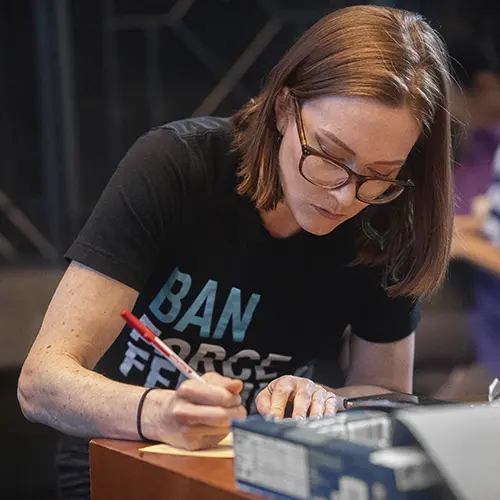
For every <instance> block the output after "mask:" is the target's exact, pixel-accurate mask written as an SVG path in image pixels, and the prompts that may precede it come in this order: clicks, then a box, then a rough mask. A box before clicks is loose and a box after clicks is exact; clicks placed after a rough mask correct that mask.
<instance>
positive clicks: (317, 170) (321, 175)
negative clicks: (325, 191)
mask: <svg viewBox="0 0 500 500" xmlns="http://www.w3.org/2000/svg"><path fill="white" fill-rule="evenodd" d="M302 174H303V175H304V177H305V178H306V179H308V180H309V181H310V182H312V183H313V184H316V185H318V186H322V187H326V188H330V189H334V188H337V187H340V186H342V185H343V184H345V183H346V181H347V179H348V178H349V174H348V173H347V172H346V171H345V170H344V169H343V168H342V167H340V166H339V165H336V164H335V163H333V162H331V161H328V160H325V159H324V158H321V157H320V156H314V155H309V156H306V157H305V158H304V162H303V163H302Z"/></svg>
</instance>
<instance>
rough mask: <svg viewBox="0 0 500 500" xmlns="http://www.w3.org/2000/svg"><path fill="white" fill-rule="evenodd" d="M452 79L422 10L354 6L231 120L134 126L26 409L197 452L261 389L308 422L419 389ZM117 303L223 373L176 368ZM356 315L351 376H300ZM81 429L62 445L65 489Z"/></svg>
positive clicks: (56, 423)
mask: <svg viewBox="0 0 500 500" xmlns="http://www.w3.org/2000/svg"><path fill="white" fill-rule="evenodd" d="M448 92H449V78H448V68H447V56H446V51H445V49H444V47H443V45H442V43H441V41H440V39H439V37H438V36H437V35H436V33H435V32H434V31H433V30H432V29H431V28H430V27H429V26H428V25H427V24H426V23H425V22H424V21H423V20H422V19H421V18H420V17H419V16H418V15H416V14H411V13H407V12H403V11H398V10H392V9H388V8H379V7H369V6H364V7H352V8H348V9H345V10H339V11H337V12H335V13H333V14H331V15H329V16H327V17H325V18H324V19H322V20H321V21H319V22H318V23H317V24H316V25H314V26H313V27H312V28H310V29H309V30H308V31H307V32H306V33H305V34H304V35H303V36H302V38H301V39H300V40H298V41H297V42H296V43H295V45H294V46H293V47H292V48H291V49H290V51H289V52H288V53H287V54H285V55H284V57H283V58H282V59H281V61H280V62H279V63H278V64H277V65H276V67H275V68H274V70H273V71H272V73H271V75H270V77H269V79H268V81H267V83H266V84H265V86H264V87H263V89H262V91H261V92H260V94H259V95H258V96H257V97H256V98H255V99H254V100H252V101H251V102H250V103H249V104H248V105H246V106H245V107H244V108H243V109H242V110H241V111H240V112H239V113H237V114H236V116H235V117H234V119H233V120H229V119H221V118H203V119H189V120H184V121H180V122H175V123H170V124H168V125H165V126H163V127H159V128H157V129H155V130H153V131H151V132H149V133H148V134H146V135H145V136H143V137H142V138H140V139H139V140H138V141H137V142H136V144H135V145H134V146H133V147H132V148H131V150H130V151H129V152H128V154H127V155H126V156H125V158H124V159H123V161H122V162H121V164H120V166H119V167H118V170H117V172H116V173H115V175H114V176H113V178H112V180H111V181H110V183H109V185H108V186H107V188H106V190H105V192H104V194H103V195H102V197H101V199H100V201H99V203H98V204H97V206H96V208H95V210H94V212H93V214H92V216H91V217H90V219H89V221H88V222H87V224H86V226H85V227H84V229H83V230H82V232H81V234H80V235H79V237H78V239H77V240H76V242H75V243H74V244H73V245H72V247H71V248H70V249H69V251H68V253H67V258H68V260H70V261H71V264H70V266H69V268H68V270H67V272H66V274H65V276H64V277H63V279H62V281H61V284H60V285H59V287H58V289H57V291H56V293H55V295H54V298H53V300H52V302H51V304H50V307H49V309H48V312H47V315H46V317H45V319H44V322H43V325H42V327H41V331H40V333H39V335H38V338H37V340H36V342H35V344H34V346H33V349H32V351H31V353H30V355H29V357H28V359H27V360H26V363H25V365H24V368H23V371H22V375H21V378H20V381H19V399H20V402H21V406H22V409H23V412H24V413H25V415H26V416H27V417H28V418H29V419H31V420H36V421H39V422H43V423H45V424H47V425H50V426H53V427H56V428H57V429H59V430H61V431H62V432H64V433H66V434H69V435H71V436H81V437H84V438H89V437H95V436H107V437H111V438H120V439H138V438H139V437H144V438H148V439H152V440H160V441H166V442H169V443H171V444H173V445H175V446H180V447H186V448H202V447H208V446H212V445H213V444H214V443H216V442H218V441H219V440H220V439H221V438H223V437H224V436H225V435H226V433H227V432H228V430H229V424H230V421H231V419H233V418H241V417H244V416H245V415H246V413H247V411H252V409H253V408H254V407H253V403H254V402H255V405H256V408H257V410H258V411H259V412H261V413H268V414H272V415H275V416H278V417H281V416H283V414H284V411H285V406H286V404H287V403H288V402H290V403H292V406H293V410H292V411H293V413H292V415H293V416H295V417H304V416H306V415H307V414H308V412H309V414H310V415H323V414H325V413H326V414H331V413H334V412H335V411H336V410H337V409H339V408H340V407H341V401H342V398H343V397H346V396H356V395H366V394H373V393H380V392H387V391H390V390H400V391H410V390H411V388H412V375H411V374H412V362H413V361H412V360H413V343H414V339H413V333H412V332H413V331H414V329H415V327H416V325H417V322H418V308H417V305H416V302H417V299H418V298H419V297H420V296H422V295H424V294H427V293H429V292H432V291H433V290H434V289H435V288H436V287H437V286H439V284H440V283H441V281H442V279H443V276H444V274H445V269H446V265H447V259H448V253H449V242H450V237H451V227H452V224H451V217H452V195H451V183H450V124H449V116H448V111H447V109H448ZM123 308H133V310H134V313H135V314H136V315H137V316H139V317H141V318H142V320H143V321H144V322H146V323H147V324H148V325H149V326H150V328H151V329H153V330H154V331H155V332H156V333H157V334H158V335H161V337H162V338H163V339H165V340H166V341H167V342H168V343H169V344H170V345H171V346H173V347H174V349H175V350H176V351H177V352H178V353H180V355H181V356H182V357H183V358H184V359H186V360H187V361H189V363H190V364H191V366H192V367H193V368H195V369H197V370H199V371H200V372H205V373H206V375H205V379H206V380H207V381H208V382H209V384H201V383H198V382H195V381H191V380H189V381H182V380H180V379H179V374H178V373H177V372H176V371H175V370H174V369H173V368H172V366H171V365H170V364H169V363H168V362H167V361H166V360H164V359H162V358H161V357H159V356H157V355H156V354H155V353H154V352H153V351H152V350H151V349H150V348H149V346H147V345H146V344H145V343H144V342H143V341H142V340H141V339H140V338H139V337H138V335H137V334H136V332H134V331H132V332H130V330H129V329H128V328H126V327H124V324H123V321H122V319H121V318H120V315H119V312H120V311H121V310H122V309H123ZM347 325H350V327H351V330H352V332H353V333H352V341H351V357H350V367H349V372H348V375H347V386H346V387H344V388H339V389H329V388H323V387H321V386H319V385H316V384H314V383H313V382H312V381H310V380H308V379H306V378H304V377H302V376H301V375H304V374H305V373H306V370H307V366H308V364H309V363H310V361H311V360H313V359H314V358H315V357H318V356H320V355H321V353H322V352H323V351H325V350H327V349H328V350H329V351H330V352H331V351H332V346H333V347H335V348H337V349H338V348H339V346H340V343H341V337H342V333H343V332H344V330H345V328H346V326H347ZM144 387H157V388H159V390H154V391H152V392H149V393H146V392H145V389H144ZM145 394H147V398H145ZM257 394H258V396H257ZM256 396H257V397H256ZM138 410H139V411H138ZM78 443H79V442H78V441H77V440H75V439H74V438H71V439H68V440H67V441H66V442H65V444H64V446H63V449H62V454H63V455H62V456H63V457H64V460H61V464H62V467H64V472H65V474H64V477H65V478H66V479H67V482H66V485H67V486H68V490H70V489H72V492H73V493H74V492H75V491H76V490H77V489H78V485H77V484H76V483H77V482H78V481H77V480H76V477H83V473H84V470H85V446H84V445H80V444H78ZM75 471H76V472H75ZM70 479H73V480H74V482H73V483H72V484H70V483H71V481H70ZM82 481H83V485H82V489H83V490H84V489H85V479H83V480H82Z"/></svg>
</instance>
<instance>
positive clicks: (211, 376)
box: [202, 372, 243, 394]
mask: <svg viewBox="0 0 500 500" xmlns="http://www.w3.org/2000/svg"><path fill="white" fill-rule="evenodd" d="M202 378H203V379H204V380H205V381H206V382H208V383H209V384H211V385H216V386H218V387H223V388H224V389H226V390H228V391H229V392H231V393H233V394H239V393H240V392H241V391H242V390H243V382H242V381H241V380H238V379H234V378H229V377H223V376H222V375H219V374H218V373H216V372H209V373H205V374H204V375H203V376H202Z"/></svg>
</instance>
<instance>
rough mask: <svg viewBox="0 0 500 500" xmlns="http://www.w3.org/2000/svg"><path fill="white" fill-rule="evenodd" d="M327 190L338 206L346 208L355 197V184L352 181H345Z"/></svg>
mask: <svg viewBox="0 0 500 500" xmlns="http://www.w3.org/2000/svg"><path fill="white" fill-rule="evenodd" d="M329 192H330V194H331V195H332V196H333V197H334V198H335V199H336V200H337V203H338V204H339V205H340V206H342V207H344V208H348V207H350V206H351V205H352V204H353V202H354V200H355V199H356V184H355V183H354V182H347V183H346V184H344V185H343V186H341V187H338V188H336V189H330V190H329Z"/></svg>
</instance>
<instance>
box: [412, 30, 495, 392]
mask: <svg viewBox="0 0 500 500" xmlns="http://www.w3.org/2000/svg"><path fill="white" fill-rule="evenodd" d="M448 49H449V51H450V56H451V63H452V69H453V73H454V76H455V78H456V81H455V83H454V84H453V85H452V92H451V97H452V99H451V112H452V114H453V115H454V117H455V120H456V121H455V139H456V142H455V159H456V162H455V168H454V178H455V189H456V215H455V228H456V234H455V237H454V240H453V248H452V250H453V251H452V254H453V256H454V258H455V260H454V261H452V262H451V264H450V279H449V280H448V282H447V284H446V285H445V289H448V290H447V293H448V300H449V301H448V302H446V299H445V301H444V304H443V305H442V306H441V307H442V309H443V310H442V311H440V312H439V313H438V314H437V316H436V315H435V314H434V316H432V315H433V313H431V314H430V315H429V317H426V315H425V313H424V315H423V316H424V317H423V321H422V328H421V329H420V330H419V334H422V335H421V336H420V337H419V342H420V346H419V345H418V344H417V353H418V352H419V350H420V351H421V352H424V351H427V353H430V352H431V351H434V355H436V354H437V352H436V351H447V353H443V356H448V357H449V358H450V357H451V358H453V356H454V355H455V356H456V357H457V358H458V359H460V358H461V357H462V359H461V360H460V361H459V362H458V364H457V365H456V366H455V367H453V369H452V371H451V373H450V375H449V377H447V378H446V380H445V381H444V383H442V384H441V385H440V386H438V387H437V388H436V392H434V394H433V395H434V396H435V397H439V398H443V399H467V398H480V399H482V398H486V395H487V390H488V384H489V382H490V381H491V379H492V377H493V375H495V376H498V372H499V369H498V366H499V363H500V250H499V249H498V248H497V247H496V246H495V245H499V244H500V235H499V233H500V231H498V229H497V228H498V227H499V226H500V224H499V222H498V217H499V216H500V195H499V193H500V189H499V187H498V186H497V183H498V181H499V180H500V156H499V154H498V153H497V151H498V148H499V145H500V76H499V65H498V58H497V57H496V54H494V51H493V50H488V49H487V48H485V47H484V46H482V45H481V44H479V43H477V42H476V41H475V40H469V39H454V40H451V41H449V43H448ZM495 163H496V167H495V168H494V167H493V165H494V164H495ZM495 169H496V173H494V172H493V171H494V170H495ZM492 181H493V184H492ZM490 185H491V187H490ZM488 190H489V193H490V194H489V195H488V196H486V195H485V193H486V192H487V191H488ZM490 205H491V207H490ZM450 289H452V290H450ZM449 297H453V298H452V299H451V300H450V299H449ZM457 297H458V299H457ZM457 302H462V303H465V304H466V309H465V310H463V311H460V306H458V307H457V309H456V310H455V305H456V303H457ZM450 306H451V307H450ZM464 320H465V321H464ZM460 323H461V324H460ZM466 349H469V350H470V356H471V359H469V360H467V359H466V358H467V355H465V358H464V352H463V351H464V350H466ZM427 355H429V354H427ZM431 356H432V354H431ZM417 357H418V354H417ZM422 357H425V354H422Z"/></svg>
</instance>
